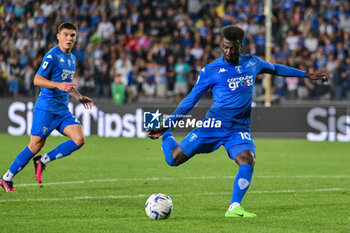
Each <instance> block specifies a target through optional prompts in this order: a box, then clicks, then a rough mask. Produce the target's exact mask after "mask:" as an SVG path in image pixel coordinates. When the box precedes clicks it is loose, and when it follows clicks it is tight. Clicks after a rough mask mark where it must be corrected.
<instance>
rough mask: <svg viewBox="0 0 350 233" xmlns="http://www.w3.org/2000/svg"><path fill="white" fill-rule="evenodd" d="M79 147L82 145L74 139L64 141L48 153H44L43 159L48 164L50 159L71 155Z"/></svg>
mask: <svg viewBox="0 0 350 233" xmlns="http://www.w3.org/2000/svg"><path fill="white" fill-rule="evenodd" d="M79 148H80V147H79V146H77V144H75V142H74V141H73V140H69V141H66V142H63V143H61V144H60V145H58V146H57V147H56V148H55V149H53V150H52V151H50V152H49V153H47V154H46V155H43V157H42V158H41V161H42V162H43V163H45V164H46V163H47V162H49V161H53V160H55V159H59V158H62V157H64V156H67V155H70V154H71V153H72V152H73V151H75V150H78V149H79Z"/></svg>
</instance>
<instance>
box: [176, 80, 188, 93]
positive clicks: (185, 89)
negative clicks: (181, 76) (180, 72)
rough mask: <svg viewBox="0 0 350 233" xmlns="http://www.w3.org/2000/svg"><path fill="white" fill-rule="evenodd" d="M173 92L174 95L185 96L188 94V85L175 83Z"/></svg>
mask: <svg viewBox="0 0 350 233" xmlns="http://www.w3.org/2000/svg"><path fill="white" fill-rule="evenodd" d="M174 92H175V94H177V95H178V94H183V95H187V93H188V84H187V83H183V82H181V83H179V82H176V83H175V87H174Z"/></svg>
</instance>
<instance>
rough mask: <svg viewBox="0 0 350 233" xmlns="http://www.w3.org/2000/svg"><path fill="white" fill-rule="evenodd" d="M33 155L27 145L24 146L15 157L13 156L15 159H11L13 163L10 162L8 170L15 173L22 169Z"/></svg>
mask: <svg viewBox="0 0 350 233" xmlns="http://www.w3.org/2000/svg"><path fill="white" fill-rule="evenodd" d="M33 156H34V154H33V152H32V151H31V150H29V148H28V146H27V147H26V148H24V150H22V151H21V152H20V153H19V154H18V155H17V157H16V158H15V160H14V161H13V163H12V164H11V167H10V169H9V170H10V172H11V173H12V174H13V175H16V174H17V173H18V172H19V171H20V170H22V169H23V168H24V167H25V166H26V165H27V163H29V161H30V159H31V158H32V157H33Z"/></svg>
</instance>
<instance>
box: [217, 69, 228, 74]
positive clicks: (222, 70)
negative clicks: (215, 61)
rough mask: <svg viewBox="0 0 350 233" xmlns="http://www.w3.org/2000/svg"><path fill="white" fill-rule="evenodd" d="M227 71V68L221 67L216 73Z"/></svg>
mask: <svg viewBox="0 0 350 233" xmlns="http://www.w3.org/2000/svg"><path fill="white" fill-rule="evenodd" d="M227 71H228V70H226V69H225V68H221V69H220V70H219V72H218V74H220V73H223V72H227Z"/></svg>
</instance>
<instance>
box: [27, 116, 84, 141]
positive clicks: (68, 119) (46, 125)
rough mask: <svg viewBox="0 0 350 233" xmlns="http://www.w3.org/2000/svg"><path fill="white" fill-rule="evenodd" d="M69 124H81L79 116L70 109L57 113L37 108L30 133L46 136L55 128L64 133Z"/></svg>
mask: <svg viewBox="0 0 350 233" xmlns="http://www.w3.org/2000/svg"><path fill="white" fill-rule="evenodd" d="M68 125H80V122H79V120H78V118H77V117H75V116H74V115H73V114H72V113H71V112H69V111H67V112H64V113H62V114H59V115H57V114H53V113H51V112H50V111H45V110H40V109H35V110H34V112H33V124H32V129H31V132H30V134H31V135H35V136H39V137H41V138H46V137H48V136H49V135H50V134H51V132H52V131H53V130H54V129H56V130H57V131H59V132H60V133H63V130H64V129H65V128H66V127H67V126H68Z"/></svg>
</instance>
